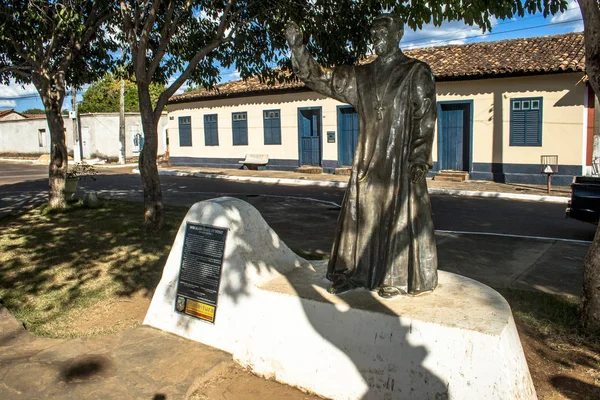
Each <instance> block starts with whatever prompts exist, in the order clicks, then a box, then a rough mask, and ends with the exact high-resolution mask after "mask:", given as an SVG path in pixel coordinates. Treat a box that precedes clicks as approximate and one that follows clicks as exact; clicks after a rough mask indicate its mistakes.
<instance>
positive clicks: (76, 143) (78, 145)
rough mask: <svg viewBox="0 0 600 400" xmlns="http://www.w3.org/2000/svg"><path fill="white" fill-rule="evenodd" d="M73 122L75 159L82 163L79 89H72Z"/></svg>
mask: <svg viewBox="0 0 600 400" xmlns="http://www.w3.org/2000/svg"><path fill="white" fill-rule="evenodd" d="M71 108H72V111H71V116H70V117H71V120H72V121H73V159H74V160H75V162H81V153H82V152H81V140H80V137H79V115H77V89H75V86H73V87H72V88H71Z"/></svg>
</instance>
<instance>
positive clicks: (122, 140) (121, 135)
mask: <svg viewBox="0 0 600 400" xmlns="http://www.w3.org/2000/svg"><path fill="white" fill-rule="evenodd" d="M119 142H120V144H121V148H120V151H119V163H120V164H125V162H126V161H125V154H126V153H125V79H123V77H122V76H121V90H120V95H119Z"/></svg>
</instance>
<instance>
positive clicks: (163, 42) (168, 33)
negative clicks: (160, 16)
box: [148, 1, 191, 77]
mask: <svg viewBox="0 0 600 400" xmlns="http://www.w3.org/2000/svg"><path fill="white" fill-rule="evenodd" d="M175 4H176V2H175V1H171V3H169V9H168V11H167V15H166V16H165V21H171V23H170V24H169V23H165V25H164V27H163V29H162V32H161V38H160V43H159V44H158V48H157V49H156V52H154V58H153V59H152V62H151V63H150V65H149V66H148V76H150V77H152V76H154V72H156V69H157V68H158V66H159V65H160V61H161V60H162V58H163V57H164V55H165V52H166V51H167V46H168V45H169V42H170V41H171V38H172V37H173V34H174V33H175V29H177V25H178V23H179V18H180V17H181V13H178V14H177V15H176V16H175V18H173V13H174V12H175ZM190 4H191V3H190V2H189V1H188V2H187V3H186V8H185V9H184V10H182V12H185V10H187V8H188V7H189V5H190Z"/></svg>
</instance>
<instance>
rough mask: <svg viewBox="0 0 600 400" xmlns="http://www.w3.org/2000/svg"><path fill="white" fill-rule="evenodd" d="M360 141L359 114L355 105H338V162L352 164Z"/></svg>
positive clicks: (342, 164)
mask: <svg viewBox="0 0 600 400" xmlns="http://www.w3.org/2000/svg"><path fill="white" fill-rule="evenodd" d="M357 143H358V114H357V113H356V110H355V109H354V107H338V164H339V165H340V166H351V165H352V160H353V159H354V150H356V145H357Z"/></svg>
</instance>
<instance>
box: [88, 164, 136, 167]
mask: <svg viewBox="0 0 600 400" xmlns="http://www.w3.org/2000/svg"><path fill="white" fill-rule="evenodd" d="M90 165H93V166H94V167H95V168H127V167H137V166H138V164H137V163H129V164H90Z"/></svg>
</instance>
